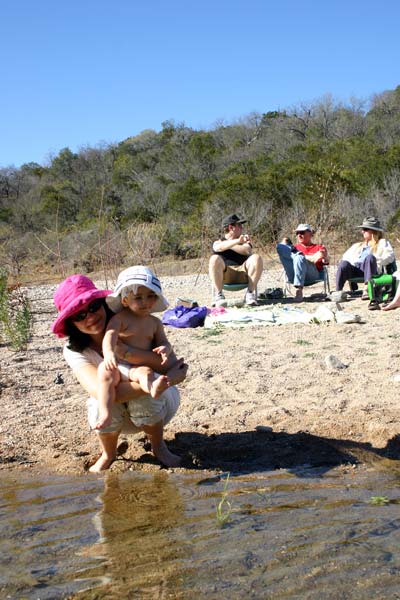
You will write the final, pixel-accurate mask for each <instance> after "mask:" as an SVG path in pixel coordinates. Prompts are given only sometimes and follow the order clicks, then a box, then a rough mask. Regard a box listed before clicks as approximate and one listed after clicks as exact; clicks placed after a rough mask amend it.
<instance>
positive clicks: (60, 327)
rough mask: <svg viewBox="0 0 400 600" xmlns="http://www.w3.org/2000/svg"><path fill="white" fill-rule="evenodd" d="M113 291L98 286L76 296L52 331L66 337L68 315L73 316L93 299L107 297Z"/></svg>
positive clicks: (58, 318) (59, 315) (60, 314)
mask: <svg viewBox="0 0 400 600" xmlns="http://www.w3.org/2000/svg"><path fill="white" fill-rule="evenodd" d="M111 293H112V291H111V290H98V289H97V288H93V289H91V290H88V291H87V292H85V293H84V294H81V295H80V296H78V297H77V298H74V299H73V301H72V302H70V304H68V306H66V307H65V308H64V309H63V310H62V311H61V312H60V313H59V314H58V316H57V318H56V320H55V321H54V322H53V324H52V326H51V330H52V332H53V333H55V334H56V336H57V337H59V338H63V337H65V336H66V335H67V334H66V332H65V321H66V320H67V319H68V317H71V316H72V315H73V314H74V313H76V312H78V311H79V310H80V309H81V308H83V307H84V306H86V305H87V304H89V303H90V302H92V300H97V298H105V297H106V296H108V295H109V294H111Z"/></svg>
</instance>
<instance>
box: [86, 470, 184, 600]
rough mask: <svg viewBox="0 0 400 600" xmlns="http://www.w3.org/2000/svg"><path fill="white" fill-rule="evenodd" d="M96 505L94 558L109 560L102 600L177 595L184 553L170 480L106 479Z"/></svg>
mask: <svg viewBox="0 0 400 600" xmlns="http://www.w3.org/2000/svg"><path fill="white" fill-rule="evenodd" d="M100 500H101V502H102V508H101V510H100V511H99V512H98V513H97V515H96V516H95V518H94V523H95V526H96V528H97V530H98V532H99V542H98V544H97V545H96V546H95V547H93V548H92V552H93V555H100V556H104V557H106V558H107V573H108V576H109V578H110V581H109V585H108V587H107V589H104V590H102V594H105V595H104V596H103V597H107V598H114V597H115V598H122V597H124V594H126V593H127V591H128V590H129V593H130V594H135V593H139V592H140V593H142V594H147V595H148V597H149V598H158V597H160V598H161V597H163V594H164V592H165V590H166V589H174V590H175V592H176V593H177V592H178V587H179V581H178V580H176V578H175V572H176V570H177V568H176V565H177V563H179V562H180V561H182V560H183V559H184V558H185V552H186V551H187V550H185V543H184V540H183V539H180V526H181V525H182V523H183V521H184V504H183V501H182V497H181V495H180V493H179V490H178V487H177V485H176V484H175V483H174V480H173V478H171V477H170V476H169V475H168V474H167V473H166V472H162V471H161V472H159V473H157V474H156V475H151V476H145V475H133V474H131V476H129V474H125V475H124V476H123V475H120V474H113V473H107V475H106V478H105V485H104V491H103V493H102V494H101V495H100ZM99 551H100V554H98V553H99ZM86 597H89V596H86ZM138 597H139V596H138Z"/></svg>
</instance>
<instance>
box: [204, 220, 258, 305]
mask: <svg viewBox="0 0 400 600" xmlns="http://www.w3.org/2000/svg"><path fill="white" fill-rule="evenodd" d="M244 223H247V221H245V220H244V219H241V218H240V217H238V216H237V215H235V214H232V215H228V216H227V217H225V218H224V219H223V220H222V236H221V238H220V239H219V240H216V241H215V242H214V243H213V246H212V249H213V252H214V254H213V255H212V256H211V257H210V261H209V274H210V278H211V281H212V282H213V284H214V288H215V290H216V295H215V298H214V301H213V306H222V305H224V304H225V296H224V293H223V291H222V286H223V284H224V283H247V292H246V298H245V302H246V304H247V305H248V306H256V305H257V294H256V290H257V284H258V282H259V280H260V277H261V275H262V271H263V262H262V258H261V256H260V255H259V254H253V253H252V252H253V247H252V244H251V239H250V236H249V235H248V234H244V233H243V224H244Z"/></svg>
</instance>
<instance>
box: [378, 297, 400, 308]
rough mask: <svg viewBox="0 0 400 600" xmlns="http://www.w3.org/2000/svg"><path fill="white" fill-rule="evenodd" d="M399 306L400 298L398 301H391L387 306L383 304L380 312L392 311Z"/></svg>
mask: <svg viewBox="0 0 400 600" xmlns="http://www.w3.org/2000/svg"><path fill="white" fill-rule="evenodd" d="M399 306H400V298H399V300H392V301H391V302H389V304H384V305H383V306H382V310H394V309H395V308H399Z"/></svg>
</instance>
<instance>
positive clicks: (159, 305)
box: [106, 265, 168, 313]
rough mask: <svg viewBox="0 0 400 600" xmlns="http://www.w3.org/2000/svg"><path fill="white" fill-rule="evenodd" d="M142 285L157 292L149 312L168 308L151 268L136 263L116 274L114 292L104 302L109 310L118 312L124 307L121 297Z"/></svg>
mask: <svg viewBox="0 0 400 600" xmlns="http://www.w3.org/2000/svg"><path fill="white" fill-rule="evenodd" d="M141 285H143V286H144V287H146V288H148V289H149V290H151V291H152V292H154V293H155V294H157V296H158V298H157V302H156V303H155V304H154V306H153V308H152V309H151V312H162V311H164V310H165V309H166V308H168V301H167V299H166V298H165V297H164V296H163V294H162V291H161V284H160V280H159V279H158V277H156V276H155V275H154V273H153V271H152V270H151V269H149V268H148V267H143V266H142V265H138V266H135V267H128V268H127V269H125V270H124V271H121V273H120V274H119V275H118V279H117V285H116V286H115V289H114V292H113V293H112V294H110V295H109V296H107V299H106V302H107V304H108V306H109V307H110V308H111V310H112V311H113V312H115V313H118V312H120V311H121V310H122V309H123V308H124V307H123V305H122V302H121V300H122V297H125V296H127V295H128V293H129V292H131V291H132V292H133V293H134V294H136V293H137V290H138V288H139V287H140V286H141Z"/></svg>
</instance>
